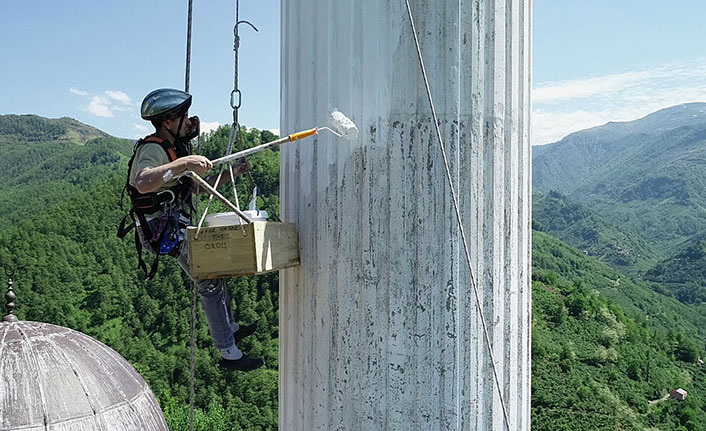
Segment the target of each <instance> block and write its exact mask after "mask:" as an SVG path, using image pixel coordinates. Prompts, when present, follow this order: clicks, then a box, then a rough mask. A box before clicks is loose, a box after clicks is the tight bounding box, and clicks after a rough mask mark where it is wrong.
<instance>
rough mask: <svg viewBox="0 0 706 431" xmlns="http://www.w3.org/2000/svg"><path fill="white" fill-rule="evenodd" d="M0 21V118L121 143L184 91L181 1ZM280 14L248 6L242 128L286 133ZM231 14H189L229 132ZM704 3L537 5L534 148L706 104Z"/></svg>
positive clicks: (206, 81) (38, 3)
mask: <svg viewBox="0 0 706 431" xmlns="http://www.w3.org/2000/svg"><path fill="white" fill-rule="evenodd" d="M3 6H4V8H3V12H2V13H1V14H0V40H2V42H3V43H2V44H0V58H2V59H3V61H2V66H1V67H0V83H2V84H1V85H2V87H1V88H2V90H0V114H8V113H17V114H23V113H32V114H39V115H42V116H46V117H52V118H54V117H61V116H70V117H74V118H76V119H78V120H79V121H82V122H84V123H87V124H90V125H92V126H95V127H97V128H99V129H101V130H104V131H106V132H108V133H110V134H113V135H115V136H120V137H129V138H135V137H138V136H140V135H142V134H144V133H145V132H146V131H147V125H148V124H147V123H146V122H144V121H142V120H141V119H140V118H139V103H140V102H141V100H142V98H143V97H144V95H145V94H147V93H148V92H149V91H150V90H152V89H154V88H157V87H175V88H183V86H184V61H185V47H186V12H187V10H186V9H187V1H186V0H178V1H177V0H149V1H144V0H142V1H137V0H123V1H119V2H103V1H100V2H98V1H95V0H91V1H89V0H67V1H62V2H58V1H54V0H23V1H11V2H5V4H4V5H3ZM279 13H280V2H279V0H241V5H240V18H241V19H247V20H249V21H252V22H253V24H255V25H256V26H257V27H258V29H259V30H260V32H259V33H255V32H254V31H252V30H251V29H250V28H249V27H246V26H242V27H241V31H240V32H241V45H240V76H239V84H240V85H239V87H240V89H241V91H242V92H243V100H242V110H241V114H240V120H241V124H243V125H247V126H249V127H257V128H264V129H276V128H277V127H279V45H280V40H279V23H280V20H279ZM234 19H235V1H234V0H229V1H225V0H207V1H206V0H194V22H193V46H192V50H193V52H192V64H191V67H192V72H191V92H192V93H193V94H194V104H193V108H192V113H197V114H198V115H199V116H200V117H201V119H202V121H203V122H204V123H206V124H211V125H213V126H215V125H216V124H225V123H229V122H230V121H231V118H232V111H231V108H230V105H229V95H230V92H231V90H232V89H233V60H234V59H233V24H234ZM704 22H706V2H703V1H697V0H675V1H672V2H664V1H656V0H641V1H637V0H619V1H616V0H613V1H609V0H591V1H587V0H584V1H578V0H534V51H533V62H534V73H533V82H534V87H535V89H534V91H533V99H534V103H533V119H532V121H533V125H532V137H533V138H532V140H533V143H535V144H542V143H548V142H553V141H556V140H558V139H560V138H561V137H563V136H565V135H566V134H568V133H570V132H573V131H576V130H580V129H584V128H587V127H592V126H596V125H600V124H603V123H606V122H608V121H626V120H632V119H636V118H639V117H641V116H644V115H646V114H648V113H650V112H653V111H655V110H657V109H660V108H664V107H667V106H672V105H676V104H679V103H685V102H692V101H706V49H705V48H704V47H703V43H704V41H706V25H705V24H704Z"/></svg>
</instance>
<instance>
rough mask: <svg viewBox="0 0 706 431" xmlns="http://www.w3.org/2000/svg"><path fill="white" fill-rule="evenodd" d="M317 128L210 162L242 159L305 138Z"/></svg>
mask: <svg viewBox="0 0 706 431" xmlns="http://www.w3.org/2000/svg"><path fill="white" fill-rule="evenodd" d="M317 130H318V129H317V128H313V129H309V130H304V131H303V132H297V133H292V134H291V135H288V136H285V137H284V138H279V139H277V140H274V141H270V142H267V143H264V144H260V145H258V146H256V147H252V148H248V149H247V150H243V151H238V152H237V153H233V154H230V155H228V156H224V157H221V158H218V159H215V160H211V163H212V164H213V166H217V165H222V164H224V163H228V162H231V161H233V160H238V159H242V158H243V157H247V156H249V155H251V154H255V153H259V152H260V151H263V150H266V149H268V148H270V147H274V146H277V145H282V144H284V143H287V142H294V141H296V140H299V139H302V138H306V137H307V136H311V135H314V134H316V132H317Z"/></svg>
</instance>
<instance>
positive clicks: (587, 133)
mask: <svg viewBox="0 0 706 431" xmlns="http://www.w3.org/2000/svg"><path fill="white" fill-rule="evenodd" d="M703 126H706V103H689V104H683V105H678V106H674V107H671V108H666V109H662V110H660V111H657V112H654V113H652V114H650V115H647V116H645V117H643V118H641V119H638V120H635V121H629V122H610V123H608V124H605V125H603V126H598V127H594V128H591V129H587V130H582V131H580V132H576V133H572V134H570V135H568V136H567V137H565V138H564V139H562V140H561V141H559V142H556V143H554V144H549V145H542V146H536V147H533V148H532V151H533V155H532V169H533V173H532V175H533V178H532V183H533V186H534V188H535V190H536V191H540V192H548V191H549V190H557V191H560V192H562V193H568V194H572V192H574V191H575V190H577V189H578V188H581V186H583V185H584V184H585V183H586V182H587V181H588V180H591V179H593V178H595V177H596V176H597V175H598V174H599V172H600V171H603V170H604V169H605V171H604V172H611V171H615V169H606V168H610V167H621V166H625V165H626V163H627V162H629V161H633V162H638V166H637V167H644V166H645V165H647V166H648V167H649V166H650V163H651V162H653V161H654V160H653V159H652V158H653V157H657V158H661V157H660V156H661V155H664V154H669V153H670V150H671V151H673V152H677V153H679V154H680V156H682V155H686V157H689V156H696V154H693V153H692V151H693V149H694V148H693V147H694V146H693V145H692V146H689V144H693V141H694V140H697V141H698V140H702V139H703V129H704V127H703ZM680 130H681V131H680ZM691 130H694V131H695V133H689V131H691ZM684 147H687V148H684ZM696 148H697V149H698V146H696ZM680 156H677V157H675V158H676V159H677V160H678V159H679V158H680ZM690 159H693V157H691V158H690ZM625 167H629V166H625ZM632 170H633V169H629V171H632ZM603 179H604V180H606V182H607V183H611V182H613V181H612V179H610V178H603ZM593 183H594V184H595V183H600V181H595V180H594V181H593Z"/></svg>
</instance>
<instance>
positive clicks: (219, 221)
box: [206, 210, 267, 227]
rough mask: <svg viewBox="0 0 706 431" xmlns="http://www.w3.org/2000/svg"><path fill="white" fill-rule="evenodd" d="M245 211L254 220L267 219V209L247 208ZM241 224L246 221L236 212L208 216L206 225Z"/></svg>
mask: <svg viewBox="0 0 706 431" xmlns="http://www.w3.org/2000/svg"><path fill="white" fill-rule="evenodd" d="M243 213H244V214H245V215H246V216H248V217H249V218H250V219H251V220H252V221H267V211H264V210H245V211H243ZM241 224H246V223H245V221H244V220H242V219H241V218H240V217H238V215H237V214H236V213H234V212H227V213H215V214H209V215H207V216H206V226H208V227H216V226H238V225H241Z"/></svg>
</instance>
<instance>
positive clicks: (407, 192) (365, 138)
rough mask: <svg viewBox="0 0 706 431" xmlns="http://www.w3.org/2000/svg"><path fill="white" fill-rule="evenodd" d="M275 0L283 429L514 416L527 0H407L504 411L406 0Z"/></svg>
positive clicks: (525, 280) (415, 425)
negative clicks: (290, 261)
mask: <svg viewBox="0 0 706 431" xmlns="http://www.w3.org/2000/svg"><path fill="white" fill-rule="evenodd" d="M281 5H282V76H281V80H282V82H281V85H282V93H281V106H282V108H281V109H282V111H281V124H280V127H281V131H282V134H285V133H292V132H294V131H298V130H301V129H306V128H310V127H313V126H321V125H326V122H327V120H326V119H327V115H328V112H329V110H330V109H332V108H338V109H339V110H341V111H342V112H344V113H346V114H347V115H348V116H349V117H350V118H351V119H352V120H353V121H354V122H355V123H356V124H357V125H358V128H359V129H360V136H359V138H358V139H357V140H355V141H354V142H347V141H344V140H341V139H338V138H335V137H333V136H332V135H330V134H326V133H325V132H322V133H321V134H320V135H318V136H316V137H315V138H313V139H312V138H310V139H308V140H306V141H300V142H297V143H293V144H287V145H285V146H283V147H282V149H281V170H280V174H281V186H280V192H281V202H282V219H283V220H285V221H292V222H296V223H297V225H298V227H299V240H300V246H301V262H302V264H301V266H300V267H298V268H294V269H288V270H285V271H283V272H281V275H280V364H279V366H280V410H279V416H280V429H282V430H287V431H294V430H301V431H309V430H400V431H409V430H423V431H433V430H438V431H448V430H504V429H505V430H507V429H510V430H512V431H516V430H520V431H523V430H524V431H529V429H530V425H529V424H530V420H529V412H530V329H531V306H530V303H531V289H530V261H531V256H530V253H531V250H530V241H531V229H530V218H531V211H530V210H531V189H530V184H531V177H530V176H531V173H530V166H531V165H530V162H531V158H530V142H529V136H528V134H529V112H530V104H529V94H530V72H531V57H530V53H531V37H530V35H531V0H507V1H493V0H456V1H439V0H412V1H411V5H412V12H413V14H414V17H415V20H416V24H417V31H418V34H419V37H420V39H421V49H422V53H423V55H424V58H425V61H426V67H427V71H428V74H429V78H430V80H431V90H432V94H433V96H434V102H435V105H436V109H437V112H438V114H439V121H440V124H441V130H442V135H443V138H444V143H445V145H446V148H447V151H448V154H449V159H450V160H449V161H450V164H451V171H452V177H453V181H454V184H455V187H456V189H457V192H458V194H459V197H460V207H461V215H462V219H463V225H464V229H465V231H466V234H467V237H468V241H469V246H470V252H471V257H472V266H473V274H474V276H475V281H476V283H477V286H478V289H479V291H480V298H481V302H482V307H483V312H484V314H485V319H486V321H487V322H488V325H489V331H490V338H491V343H492V351H493V354H494V357H495V360H496V362H495V366H496V367H497V372H498V376H499V383H500V387H501V388H502V393H503V397H504V399H505V402H506V406H507V411H508V414H509V419H510V423H509V424H504V421H503V413H502V408H501V403H500V398H499V396H498V391H497V389H496V386H495V380H494V376H493V372H492V368H491V361H490V356H489V348H488V345H487V344H486V341H485V339H484V337H483V332H482V327H481V323H480V313H479V309H478V308H477V306H476V300H475V296H474V294H473V289H472V287H471V279H470V275H469V271H468V268H467V265H466V260H465V255H464V251H463V245H462V243H461V240H460V234H459V228H458V226H457V222H456V217H455V213H454V209H453V204H452V200H451V194H450V188H449V186H448V184H447V180H446V175H445V171H444V166H443V162H442V158H441V152H440V150H439V146H438V142H437V138H436V133H435V130H434V127H433V126H434V124H433V120H432V116H431V110H430V107H429V103H428V101H427V97H426V92H425V90H424V84H423V79H422V75H421V72H420V67H419V63H418V60H417V54H416V49H415V46H414V39H413V35H412V31H411V27H410V22H409V19H408V17H407V11H406V7H405V3H404V0H395V1H383V0H380V1H364V0H346V1H338V0H334V1H331V0H295V1H291V0H283V1H282V3H281ZM508 425H509V426H508Z"/></svg>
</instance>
